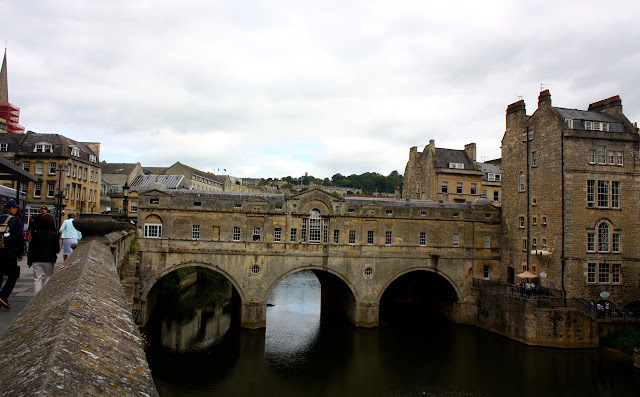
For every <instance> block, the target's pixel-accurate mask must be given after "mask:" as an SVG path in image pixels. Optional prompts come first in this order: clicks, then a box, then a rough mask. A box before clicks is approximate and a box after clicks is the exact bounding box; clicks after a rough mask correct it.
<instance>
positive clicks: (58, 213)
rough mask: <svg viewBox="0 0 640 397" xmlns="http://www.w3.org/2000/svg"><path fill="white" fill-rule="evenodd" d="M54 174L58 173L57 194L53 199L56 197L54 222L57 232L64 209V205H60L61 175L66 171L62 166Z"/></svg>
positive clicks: (61, 195)
mask: <svg viewBox="0 0 640 397" xmlns="http://www.w3.org/2000/svg"><path fill="white" fill-rule="evenodd" d="M56 172H57V173H58V193H56V195H55V197H56V204H55V207H56V221H57V230H60V226H61V220H62V219H61V218H62V209H63V208H64V207H66V205H63V204H62V197H63V194H62V173H63V172H67V169H66V168H65V167H64V166H62V167H60V168H57V169H56Z"/></svg>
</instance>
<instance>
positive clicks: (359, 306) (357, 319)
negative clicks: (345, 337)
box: [349, 303, 380, 328]
mask: <svg viewBox="0 0 640 397" xmlns="http://www.w3.org/2000/svg"><path fill="white" fill-rule="evenodd" d="M379 320H380V305H378V304H373V303H356V304H355V306H353V307H352V313H351V316H350V318H349V321H350V322H351V323H352V324H353V325H355V326H356V327H364V328H374V327H377V326H378V322H379Z"/></svg>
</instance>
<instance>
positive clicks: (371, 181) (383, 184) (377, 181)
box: [282, 171, 403, 194]
mask: <svg viewBox="0 0 640 397" xmlns="http://www.w3.org/2000/svg"><path fill="white" fill-rule="evenodd" d="M282 180H283V181H287V183H286V184H284V185H282V187H283V188H285V189H292V187H291V186H292V185H295V184H296V183H298V182H299V183H301V184H303V185H311V184H314V185H318V186H335V187H346V188H353V189H361V190H362V192H363V193H364V194H373V193H394V192H395V189H396V185H398V184H402V180H403V178H402V175H400V174H399V173H398V171H392V172H391V173H390V174H389V175H388V176H384V175H381V174H378V173H376V172H365V173H364V174H360V175H355V174H353V175H349V176H343V175H342V174H339V173H338V174H334V175H333V176H332V177H331V180H329V178H323V179H320V178H315V177H313V176H311V175H305V176H302V177H299V178H292V177H290V176H287V177H284V178H282ZM292 191H293V190H292Z"/></svg>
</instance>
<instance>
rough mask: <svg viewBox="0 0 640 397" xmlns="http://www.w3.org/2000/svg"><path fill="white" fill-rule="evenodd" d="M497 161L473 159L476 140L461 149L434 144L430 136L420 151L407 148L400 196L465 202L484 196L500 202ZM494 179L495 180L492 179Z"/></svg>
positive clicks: (443, 201) (496, 203)
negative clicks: (484, 161)
mask: <svg viewBox="0 0 640 397" xmlns="http://www.w3.org/2000/svg"><path fill="white" fill-rule="evenodd" d="M500 169H501V167H500V165H499V162H498V163H494V164H487V165H486V166H485V165H481V163H477V162H476V144H475V143H470V144H468V145H465V147H464V150H456V149H444V148H437V147H436V145H435V142H434V140H433V139H432V140H430V141H429V144H428V145H427V146H425V148H424V151H423V152H422V153H420V152H418V148H417V147H415V146H414V147H412V148H411V149H410V150H409V160H408V161H407V166H406V167H405V170H404V181H403V186H402V197H403V198H410V199H421V200H433V201H438V202H441V203H466V202H470V201H472V200H474V199H477V198H486V199H488V200H490V201H493V202H494V205H498V206H499V204H500V194H501V193H500V189H501V183H500V172H501V171H500ZM496 179H497V180H496Z"/></svg>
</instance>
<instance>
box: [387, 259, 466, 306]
mask: <svg viewBox="0 0 640 397" xmlns="http://www.w3.org/2000/svg"><path fill="white" fill-rule="evenodd" d="M419 271H425V272H429V273H433V274H437V275H438V276H440V277H442V278H444V279H445V280H446V281H447V282H448V283H449V285H450V286H451V288H452V289H453V291H454V292H455V294H456V299H457V301H458V302H459V301H460V300H461V299H460V297H461V296H463V294H462V292H461V291H460V288H458V286H457V285H456V284H455V283H454V282H453V280H452V279H451V277H449V276H448V275H447V274H446V273H443V272H441V271H439V270H438V269H434V268H430V267H426V266H414V267H409V268H406V269H403V270H402V271H399V272H397V273H395V274H394V275H392V276H391V277H390V278H389V279H388V280H387V281H386V283H385V284H384V285H382V288H380V291H378V296H377V301H378V302H380V299H382V295H384V293H385V292H386V291H387V289H388V288H389V286H390V285H391V284H392V283H393V282H394V281H396V280H397V279H399V278H400V277H402V276H404V275H405V274H409V273H413V272H419Z"/></svg>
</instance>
